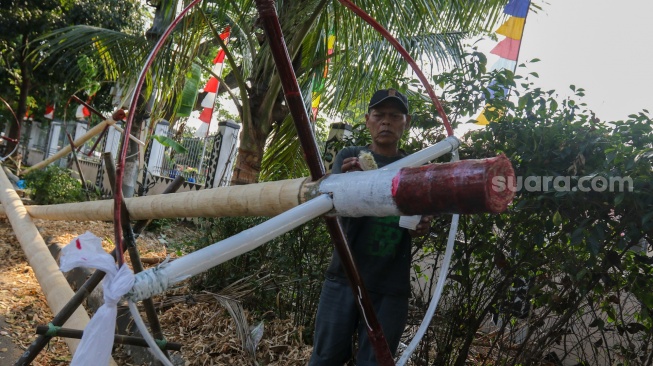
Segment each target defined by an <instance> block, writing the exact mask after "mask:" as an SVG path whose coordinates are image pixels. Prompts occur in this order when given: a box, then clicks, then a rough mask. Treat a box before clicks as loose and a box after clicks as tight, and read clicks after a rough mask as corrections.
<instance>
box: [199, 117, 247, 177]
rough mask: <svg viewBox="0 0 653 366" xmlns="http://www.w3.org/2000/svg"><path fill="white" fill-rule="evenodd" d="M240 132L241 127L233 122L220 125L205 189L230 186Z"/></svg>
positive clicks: (223, 122)
mask: <svg viewBox="0 0 653 366" xmlns="http://www.w3.org/2000/svg"><path fill="white" fill-rule="evenodd" d="M239 130H240V125H239V124H237V123H236V122H234V121H233V120H226V121H222V122H220V123H218V136H216V138H215V140H213V150H212V151H211V159H210V162H209V164H210V166H209V169H208V173H207V175H206V184H205V185H204V187H205V188H215V187H221V186H226V185H229V181H230V180H231V175H232V174H233V164H234V160H235V157H236V148H237V146H238V132H239Z"/></svg>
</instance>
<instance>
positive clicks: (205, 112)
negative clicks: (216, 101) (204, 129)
mask: <svg viewBox="0 0 653 366" xmlns="http://www.w3.org/2000/svg"><path fill="white" fill-rule="evenodd" d="M211 117H213V108H204V109H202V113H201V114H200V116H199V117H198V118H199V120H200V121H202V122H204V123H206V124H209V123H211Z"/></svg>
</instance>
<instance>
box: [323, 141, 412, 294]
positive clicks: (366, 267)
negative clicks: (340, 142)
mask: <svg viewBox="0 0 653 366" xmlns="http://www.w3.org/2000/svg"><path fill="white" fill-rule="evenodd" d="M361 151H369V149H368V148H367V147H364V146H350V147H346V148H344V149H343V150H341V151H340V152H339V153H338V155H337V156H336V159H335V161H334V164H333V174H339V173H341V170H340V169H341V167H342V161H343V160H344V159H345V158H348V157H354V156H358V155H359V154H360V152H361ZM372 155H373V156H374V160H375V161H376V164H377V165H378V167H379V168H381V167H383V166H385V165H388V164H390V163H392V162H395V161H397V160H399V159H401V158H402V157H403V156H404V154H401V155H398V156H394V157H387V156H382V155H377V154H374V153H372ZM342 223H343V227H344V229H345V234H346V235H347V241H348V242H349V247H350V248H351V252H352V254H353V256H354V260H355V262H356V266H357V267H358V271H359V273H360V275H361V277H362V278H363V283H364V284H365V288H366V289H367V290H368V291H370V292H377V293H382V294H389V295H403V296H409V295H410V261H411V250H410V249H411V248H410V245H411V240H410V235H409V234H408V230H407V229H404V228H401V227H399V217H398V216H390V217H356V218H354V217H344V218H342ZM326 276H327V277H328V278H331V279H333V280H335V281H338V282H342V283H347V277H346V275H345V272H344V270H343V268H342V263H341V261H340V257H339V256H338V253H337V252H335V251H334V252H333V257H332V258H331V264H330V265H329V268H328V269H327V271H326Z"/></svg>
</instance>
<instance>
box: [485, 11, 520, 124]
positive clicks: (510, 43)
mask: <svg viewBox="0 0 653 366" xmlns="http://www.w3.org/2000/svg"><path fill="white" fill-rule="evenodd" d="M530 4H531V1H530V0H510V2H508V4H507V5H506V6H505V8H504V9H503V12H504V13H505V14H507V15H509V17H508V20H507V21H506V22H505V23H503V24H502V25H501V26H500V27H499V28H498V29H497V30H496V33H497V34H500V35H502V36H505V38H504V39H503V40H501V41H500V42H499V43H498V44H497V45H496V46H494V48H493V49H492V50H491V51H490V53H492V54H494V55H497V56H499V59H498V60H497V62H495V63H494V65H492V67H491V68H490V71H495V70H510V71H512V72H513V73H514V72H515V70H516V68H517V59H518V58H519V49H520V47H521V40H522V36H523V34H524V26H525V25H526V16H527V15H528V10H529V7H530ZM493 83H494V82H493ZM493 83H491V85H492V84H493ZM503 89H504V90H503V91H504V94H503V97H504V98H505V97H507V96H508V92H509V90H508V89H507V88H505V87H504V88H503ZM490 96H491V97H494V91H493V90H492V89H490ZM491 110H492V107H490V106H488V105H486V106H485V108H483V111H482V112H481V114H480V115H479V116H478V117H477V118H476V120H477V122H476V124H477V125H487V124H489V123H490V122H489V120H488V119H487V117H486V115H485V112H486V111H491Z"/></svg>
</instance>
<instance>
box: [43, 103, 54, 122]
mask: <svg viewBox="0 0 653 366" xmlns="http://www.w3.org/2000/svg"><path fill="white" fill-rule="evenodd" d="M43 117H45V118H47V119H54V105H47V106H46V107H45V114H44V115H43Z"/></svg>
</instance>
